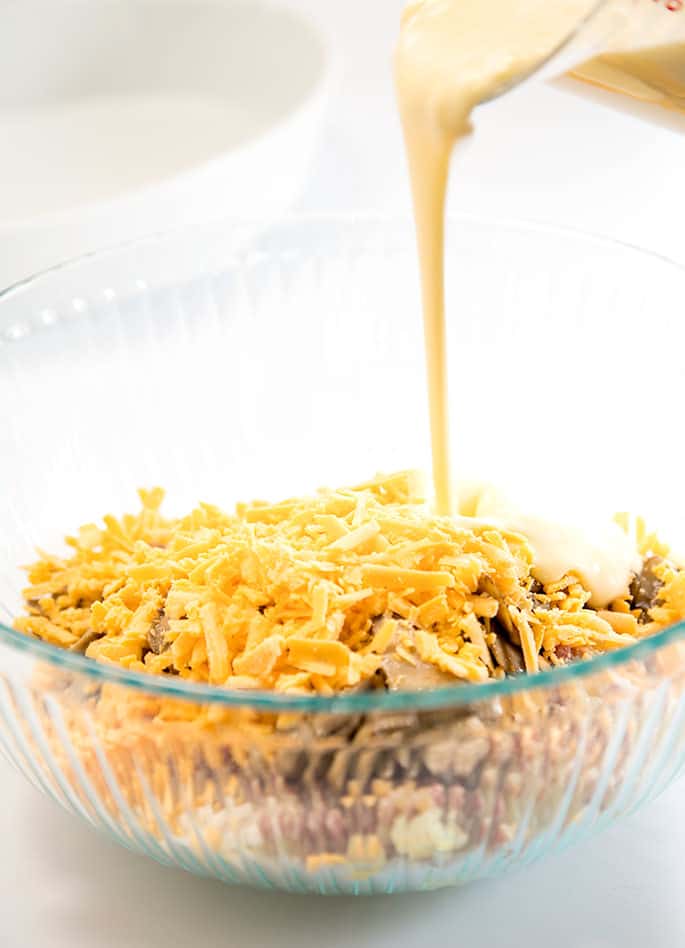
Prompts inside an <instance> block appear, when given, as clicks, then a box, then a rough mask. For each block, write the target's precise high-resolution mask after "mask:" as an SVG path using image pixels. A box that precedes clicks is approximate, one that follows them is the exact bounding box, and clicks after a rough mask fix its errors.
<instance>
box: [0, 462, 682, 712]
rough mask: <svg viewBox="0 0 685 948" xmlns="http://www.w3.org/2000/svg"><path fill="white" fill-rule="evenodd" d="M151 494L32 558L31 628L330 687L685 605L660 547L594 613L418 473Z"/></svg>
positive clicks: (108, 647) (212, 672)
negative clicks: (172, 505) (239, 492)
mask: <svg viewBox="0 0 685 948" xmlns="http://www.w3.org/2000/svg"><path fill="white" fill-rule="evenodd" d="M139 494H140V499H141V501H142V510H141V511H140V512H139V513H138V514H135V515H134V514H126V515H124V516H123V517H121V518H120V519H117V518H115V517H114V516H111V515H110V516H106V517H105V518H104V525H103V526H102V527H99V526H96V525H95V524H87V525H86V526H84V527H81V529H80V530H79V532H78V534H77V536H74V537H69V538H67V544H68V545H69V547H70V548H71V550H72V553H71V555H70V556H69V557H67V558H61V557H55V556H50V555H47V554H42V555H41V558H40V559H39V560H38V561H37V562H36V563H35V564H33V565H32V566H31V567H30V568H29V579H30V583H31V585H30V586H29V588H28V589H26V590H25V593H24V595H25V600H26V605H27V612H28V614H27V615H25V616H21V617H19V618H18V619H17V620H16V623H15V625H16V628H17V629H18V630H20V631H22V632H24V633H26V634H29V635H33V636H36V637H38V638H41V639H44V640H45V641H47V642H51V643H52V644H54V645H57V646H61V647H64V648H70V649H75V650H79V651H83V652H85V654H86V655H87V656H88V657H90V658H92V659H95V660H97V661H100V662H111V663H116V664H118V665H122V666H124V667H126V668H129V669H133V670H138V671H145V672H151V673H155V674H173V675H179V676H181V677H183V678H187V679H189V680H192V681H197V682H209V683H212V684H214V685H220V686H225V687H229V688H260V689H261V688H266V689H275V690H278V691H283V692H320V693H323V694H332V693H334V692H336V691H340V690H342V689H349V688H355V687H360V686H364V685H369V686H374V687H389V688H430V687H436V686H440V685H445V684H450V683H458V682H463V681H471V682H479V681H484V680H486V679H488V678H490V677H496V678H497V677H502V676H504V675H505V674H508V673H515V672H518V671H523V670H525V671H528V672H535V671H537V670H539V669H540V668H543V667H548V666H549V665H551V664H562V663H563V662H565V661H568V660H571V659H577V658H583V657H587V656H589V655H592V654H595V653H597V652H601V651H606V650H607V649H614V648H617V647H621V646H624V645H629V644H631V643H632V642H634V641H635V640H636V639H637V638H638V637H642V636H643V635H646V634H650V633H652V632H654V631H656V630H657V629H658V628H662V627H663V626H664V625H667V624H669V623H670V622H672V621H675V620H676V619H679V618H681V617H682V616H683V615H685V579H684V578H683V576H684V575H685V574H683V573H681V572H680V571H679V570H678V569H677V568H676V567H674V566H673V564H670V563H669V562H668V561H667V560H666V559H663V558H662V557H661V556H659V557H654V560H656V559H658V563H656V564H655V565H654V566H653V574H650V575H652V579H653V586H654V588H655V589H656V588H658V589H659V599H658V600H656V599H655V600H654V601H653V602H650V603H648V604H647V605H645V604H644V603H640V602H637V601H635V602H633V601H631V599H630V598H626V599H625V600H621V601H617V602H615V603H612V604H611V606H610V607H609V609H607V610H602V611H596V610H593V609H590V608H589V607H588V606H587V601H588V598H589V594H588V593H587V591H586V590H584V589H583V587H582V584H581V583H580V581H579V580H578V579H577V578H576V577H574V576H573V575H569V576H565V577H563V578H562V579H560V580H559V582H556V583H553V584H551V585H548V586H545V587H542V586H541V584H540V583H538V582H537V581H536V580H535V579H534V576H533V574H532V572H531V566H532V553H531V549H530V546H529V545H528V543H527V541H526V539H525V538H524V537H523V536H521V535H520V534H516V533H508V532H504V531H502V530H498V529H494V528H493V527H489V526H487V525H483V524H479V523H478V522H475V521H474V522H473V523H469V522H467V521H466V520H465V519H464V518H458V519H456V520H453V519H450V518H446V517H439V516H436V515H434V514H433V513H432V512H431V511H430V509H429V508H428V506H427V505H426V503H425V501H424V499H423V495H422V491H421V485H420V480H419V478H418V477H417V475H416V474H414V473H412V472H402V473H398V474H394V475H391V476H387V477H378V478H376V479H375V480H372V481H369V482H367V483H364V484H361V485H359V486H357V487H352V488H345V489H340V490H321V491H319V492H318V493H317V494H316V495H315V496H313V497H307V498H298V499H290V500H285V501H283V502H281V503H276V504H270V503H265V502H254V503H249V504H239V505H238V506H237V507H236V510H235V512H234V513H232V514H228V513H225V512H223V511H221V510H219V509H218V508H217V507H214V506H211V505H209V504H200V505H199V506H198V507H197V508H196V509H195V510H193V511H192V512H191V513H190V514H188V515H187V516H186V517H183V518H181V519H167V518H165V517H164V516H163V514H162V513H161V511H160V506H161V503H162V500H163V497H164V492H163V491H162V490H161V489H160V488H154V489H152V490H141V491H140V492H139ZM642 533H643V536H642V541H643V542H642V547H643V550H644V553H645V555H646V554H647V553H648V552H650V553H654V552H655V550H654V547H655V544H656V541H655V539H654V538H652V537H647V536H646V535H645V532H644V530H643V531H642ZM648 547H649V549H647V548H648ZM656 552H659V554H661V553H663V552H664V551H663V550H658V551H656Z"/></svg>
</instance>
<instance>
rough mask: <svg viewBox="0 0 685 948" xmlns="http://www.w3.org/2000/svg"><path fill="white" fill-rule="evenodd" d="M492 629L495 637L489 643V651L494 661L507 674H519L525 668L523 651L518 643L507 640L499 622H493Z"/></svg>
mask: <svg viewBox="0 0 685 948" xmlns="http://www.w3.org/2000/svg"><path fill="white" fill-rule="evenodd" d="M492 631H493V632H494V633H495V639H494V642H493V643H492V644H491V645H490V651H491V652H492V654H493V655H494V656H495V661H496V662H497V664H498V665H499V666H500V668H503V669H504V671H505V672H506V673H507V675H520V674H521V672H523V671H525V670H526V666H525V663H524V661H523V652H522V651H521V649H520V648H519V646H518V645H514V644H513V643H512V642H510V641H509V639H508V638H507V635H506V633H505V632H504V630H503V629H502V628H501V626H499V623H497V622H493V624H492Z"/></svg>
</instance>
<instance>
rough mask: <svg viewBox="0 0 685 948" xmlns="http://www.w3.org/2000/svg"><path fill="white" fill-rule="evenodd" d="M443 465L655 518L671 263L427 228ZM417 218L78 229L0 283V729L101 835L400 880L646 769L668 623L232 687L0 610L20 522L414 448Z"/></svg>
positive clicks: (548, 232)
mask: <svg viewBox="0 0 685 948" xmlns="http://www.w3.org/2000/svg"><path fill="white" fill-rule="evenodd" d="M448 230H449V249H448V256H447V272H448V278H449V306H448V326H449V330H448V335H449V341H450V347H451V359H452V362H451V365H452V369H451V379H452V394H451V405H452V409H453V415H454V431H455V439H456V458H457V462H458V466H459V470H460V474H462V475H463V476H467V475H468V476H472V475H474V474H478V475H481V474H483V473H485V474H487V475H488V476H489V477H490V479H491V480H498V479H500V478H499V475H500V474H501V475H503V476H505V477H506V479H507V480H514V481H517V482H518V484H519V486H521V487H522V488H527V489H529V490H531V491H532V493H534V494H537V493H541V492H545V491H547V492H549V491H553V492H556V493H557V494H560V495H561V496H562V498H563V500H564V503H566V504H568V506H569V507H577V508H578V509H579V510H580V509H581V508H583V509H584V508H589V507H592V506H596V505H599V504H605V505H606V504H608V505H610V506H613V507H616V508H625V507H626V506H631V507H638V508H639V509H642V510H646V511H647V513H648V514H650V515H651V516H652V517H654V518H656V519H657V520H661V522H663V523H664V524H665V525H666V526H667V527H668V528H669V529H670V530H671V531H673V532H676V533H677V532H678V528H679V526H682V524H681V520H682V513H683V504H682V500H681V496H680V492H679V489H678V487H679V483H680V476H681V475H680V472H681V471H682V469H683V466H682V460H683V459H682V457H681V453H682V438H681V437H680V424H679V421H680V404H681V402H680V397H681V396H680V391H679V388H680V379H681V377H682V373H681V364H682V355H681V350H680V345H679V340H680V324H681V320H682V315H681V309H682V300H683V297H684V296H685V272H684V271H683V270H682V269H680V268H678V267H677V266H675V265H674V264H672V263H670V262H668V261H666V260H664V259H661V258H659V257H657V256H654V255H650V254H647V253H644V252H641V251H638V250H636V249H634V248H631V247H627V246H622V245H619V244H616V243H611V242H607V241H603V240H600V239H597V238H592V237H588V236H587V235H582V234H576V233H572V232H565V231H561V230H556V229H553V228H548V227H541V226H533V225H520V224H513V223H512V224H510V223H503V222H496V223H488V222H483V221H478V220H458V221H454V222H452V223H451V224H450V227H449V229H448ZM422 359H423V356H422V329H421V321H420V316H419V308H418V288H417V285H416V265H415V255H414V246H413V238H412V234H411V231H410V229H409V227H408V226H407V225H404V224H398V223H396V222H392V221H383V220H368V219H359V218H355V217H349V218H335V219H324V218H321V219H305V220H289V221H285V222H283V223H281V224H278V225H275V226H273V227H272V228H270V229H269V230H268V231H267V232H263V233H258V232H257V231H256V230H255V229H254V228H251V227H250V226H247V225H246V226H242V225H241V226H238V225H232V226H224V227H223V228H220V229H213V230H211V231H205V232H203V233H191V234H177V235H173V236H166V237H162V238H159V239H156V240H153V241H148V242H142V243H137V244H134V245H130V246H127V247H123V248H121V249H117V250H114V251H110V252H107V253H105V254H100V255H94V256H91V257H86V258H84V259H81V260H79V261H76V262H74V263H69V264H66V265H65V266H62V267H59V268H57V269H55V270H52V271H50V272H47V273H44V274H42V275H40V276H38V277H36V278H35V279H32V280H30V281H28V282H26V283H24V284H22V285H20V286H17V287H14V288H12V289H10V290H8V291H6V292H5V293H4V294H3V295H2V296H1V297H0V403H1V404H2V405H3V420H2V425H1V427H0V458H1V459H2V463H1V464H0V618H1V621H2V623H3V624H2V626H1V629H0V749H1V750H2V752H3V754H4V755H5V756H6V757H7V758H8V759H9V760H10V761H11V762H12V763H13V764H14V765H15V766H16V767H17V768H19V770H21V771H22V772H23V773H25V774H26V776H27V777H28V779H29V780H30V781H31V782H32V783H33V784H34V785H35V786H37V787H39V788H40V789H42V790H43V791H44V792H45V793H47V794H48V795H50V796H52V797H53V798H55V799H56V800H58V801H59V802H60V803H61V804H62V805H63V806H65V807H67V808H68V809H70V810H71V811H73V812H75V813H78V814H79V815H80V816H82V817H83V818H84V819H85V820H87V821H88V822H89V823H91V824H92V825H93V826H96V827H98V828H100V829H102V830H104V831H105V832H107V833H109V834H110V835H111V836H113V837H114V838H115V839H117V840H119V841H120V842H121V843H123V844H124V845H126V846H128V847H130V848H132V849H136V850H139V851H142V852H146V853H148V854H149V855H151V856H153V857H154V858H156V859H158V860H159V861H161V862H163V863H166V864H173V865H177V866H181V867H183V868H185V869H188V870H191V871H193V872H197V873H203V874H206V875H211V876H216V877H217V878H220V879H224V880H226V881H230V882H243V883H245V882H246V883H251V884H255V885H262V886H274V887H278V888H284V889H291V890H296V891H313V892H322V893H333V892H353V893H370V892H397V891H402V890H407V889H422V888H433V887H437V886H441V885H447V884H452V883H461V882H466V881H469V880H472V879H476V878H479V877H484V876H491V875H494V874H496V873H502V872H504V871H507V870H509V869H511V868H513V867H515V866H518V865H522V864H524V863H527V862H529V861H531V860H533V859H536V858H538V857H539V856H542V855H543V854H545V853H548V852H552V851H555V850H557V849H560V848H561V847H563V846H566V845H567V844H568V843H570V842H573V841H576V840H579V839H582V838H583V837H586V836H588V835H590V834H593V833H595V832H597V831H598V830H600V829H601V828H603V827H605V826H607V825H608V824H609V823H611V822H612V821H613V820H614V819H616V818H617V817H619V816H621V815H623V814H625V813H628V812H630V811H631V810H633V809H634V808H635V807H637V806H639V805H641V804H642V803H644V802H645V801H647V800H649V799H651V798H652V797H654V796H655V795H656V794H657V793H659V792H660V791H661V790H662V789H663V788H664V787H665V786H666V785H667V784H668V783H669V781H670V780H672V779H673V778H674V777H675V776H676V775H677V774H678V773H679V772H680V770H681V769H682V766H683V760H684V755H685V717H684V715H685V700H684V697H683V695H684V691H685V645H684V644H683V637H684V635H685V626H683V625H679V626H677V627H673V628H671V629H669V630H667V631H665V632H663V633H661V634H660V635H658V636H655V637H653V638H652V639H649V640H645V641H642V642H641V643H639V644H638V645H636V646H634V647H632V648H630V649H627V650H625V651H621V652H615V653H612V654H607V655H605V656H603V657H601V658H598V659H596V660H594V661H592V662H589V663H583V664H577V665H572V666H568V667H566V668H564V669H561V670H555V671H552V672H544V673H541V674H539V675H537V676H535V677H530V678H526V677H520V678H512V679H508V680H505V681H502V682H491V683H487V684H484V685H463V686H455V687H453V688H450V689H446V690H440V691H435V692H424V693H419V694H407V693H404V694H403V693H391V692H387V693H366V694H364V693H357V694H347V695H344V696H343V695H341V696H338V697H332V698H330V697H318V696H317V697H306V696H301V695H300V696H292V695H291V696H287V695H276V694H267V693H258V692H235V691H233V692H231V691H226V690H222V689H220V688H215V687H210V686H201V685H196V684H191V683H187V682H185V681H183V680H181V679H179V678H174V677H165V678H152V677H151V676H144V675H138V674H135V673H130V672H127V671H125V670H123V669H121V668H118V667H115V666H109V665H104V664H95V663H93V662H90V661H89V660H87V659H86V658H84V657H82V656H81V655H79V654H75V653H72V652H68V651H61V650H58V649H57V648H54V647H52V646H49V645H46V644H44V643H42V642H39V641H36V640H32V639H28V638H26V637H24V636H21V635H19V634H17V633H15V632H13V631H12V629H11V625H12V621H13V617H14V616H15V615H16V614H17V612H18V611H19V610H20V608H21V594H20V591H21V588H22V586H23V584H24V580H23V576H22V572H21V569H20V564H22V563H26V562H28V561H30V560H31V559H32V558H33V555H34V553H33V551H34V548H35V547H36V546H40V547H42V548H43V549H47V550H50V551H59V550H60V549H61V544H62V540H61V538H62V537H63V536H64V535H65V534H66V533H69V532H70V531H71V530H73V529H75V528H76V526H77V525H78V524H80V523H83V522H88V521H92V520H94V519H97V518H99V517H100V516H101V515H103V514H104V513H105V512H108V511H113V512H121V511H123V510H125V509H131V508H132V507H133V506H134V505H135V493H134V491H135V488H136V487H138V486H151V485H154V484H162V485H164V486H165V487H166V488H167V490H168V497H167V504H168V509H169V511H170V512H173V513H180V512H181V511H183V510H184V509H187V508H188V507H189V505H191V504H194V503H195V502H197V501H198V500H200V499H206V500H209V501H211V502H214V503H217V504H222V505H227V506H228V505H231V503H232V502H233V501H235V500H236V499H241V498H253V497H255V496H268V497H273V498H278V497H279V496H286V495H288V494H292V493H293V492H297V493H304V492H305V491H307V490H310V489H314V488H315V487H316V486H318V485H321V484H330V485H338V484H341V483H346V482H352V481H355V480H363V479H366V478H367V477H368V476H369V475H371V474H373V473H374V472H375V471H376V470H379V469H383V470H386V471H388V470H391V469H393V468H398V467H403V466H416V465H422V464H425V462H426V460H427V457H428V445H427V434H426V428H427V425H426V421H425V419H426V405H425V392H424V377H423V366H422Z"/></svg>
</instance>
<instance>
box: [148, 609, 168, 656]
mask: <svg viewBox="0 0 685 948" xmlns="http://www.w3.org/2000/svg"><path fill="white" fill-rule="evenodd" d="M168 631H169V620H168V619H167V617H166V613H165V612H164V609H160V611H159V615H158V616H157V618H156V619H155V621H154V622H153V623H152V625H151V626H150V630H149V632H148V634H147V642H148V645H149V646H150V651H151V652H154V654H155V655H161V654H162V652H163V651H164V650H165V649H166V648H167V647H168V645H169V643H168V642H167V640H166V634H167V632H168Z"/></svg>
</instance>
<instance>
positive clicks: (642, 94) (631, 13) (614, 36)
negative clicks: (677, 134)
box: [531, 0, 685, 113]
mask: <svg viewBox="0 0 685 948" xmlns="http://www.w3.org/2000/svg"><path fill="white" fill-rule="evenodd" d="M563 73H568V74H569V75H570V76H572V77H573V78H574V79H580V80H583V81H584V82H586V83H591V84H592V85H594V86H599V87H601V88H604V89H609V90H611V91H612V92H618V93H622V94H623V95H627V96H630V97H631V98H632V99H635V100H639V101H640V102H642V103H646V104H648V105H657V106H663V107H666V108H668V109H675V110H678V111H680V112H683V113H685V0H601V2H599V3H598V4H597V6H596V7H595V8H594V9H592V10H591V12H590V13H589V15H587V16H586V17H585V18H584V19H583V20H582V21H581V22H580V23H579V24H578V27H577V29H576V30H575V32H574V33H573V35H572V36H570V37H569V38H568V39H567V40H566V41H565V42H564V43H562V45H561V46H560V47H559V48H558V49H557V50H556V51H555V53H553V54H552V56H551V57H549V58H548V59H547V61H546V62H545V63H544V64H541V66H540V68H539V69H537V70H535V71H534V73H532V75H531V78H538V79H539V78H543V79H544V78H549V77H557V76H560V75H561V74H563Z"/></svg>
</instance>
